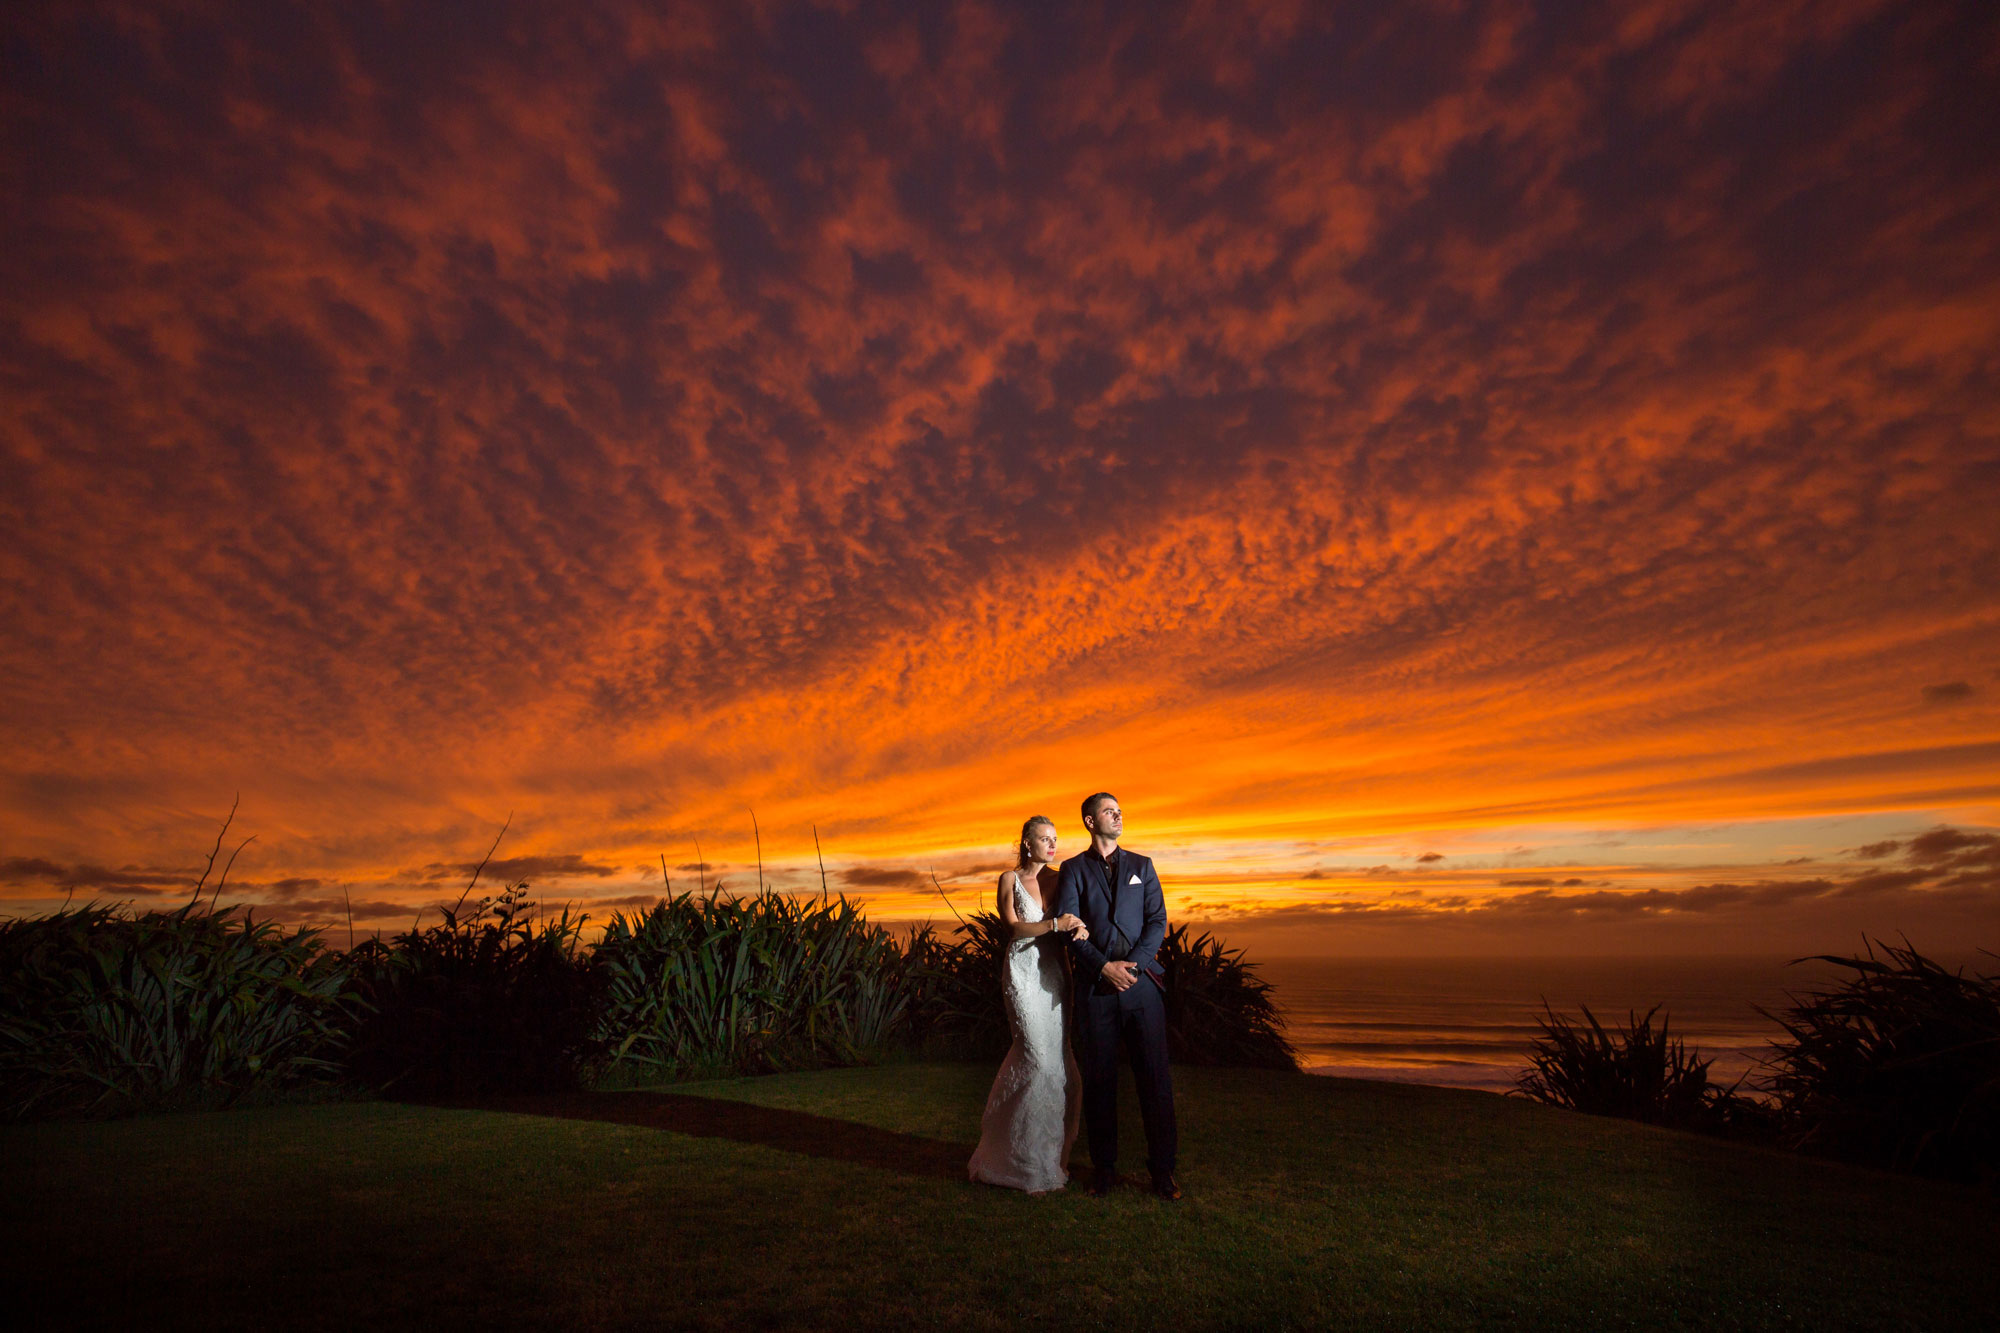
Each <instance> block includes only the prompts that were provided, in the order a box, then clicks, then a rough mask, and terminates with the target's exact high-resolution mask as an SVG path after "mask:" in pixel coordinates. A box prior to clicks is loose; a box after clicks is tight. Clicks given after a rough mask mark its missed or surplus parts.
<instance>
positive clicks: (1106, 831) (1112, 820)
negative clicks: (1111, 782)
mask: <svg viewBox="0 0 2000 1333" xmlns="http://www.w3.org/2000/svg"><path fill="white" fill-rule="evenodd" d="M1083 826H1084V827H1085V828H1087V829H1089V830H1090V831H1091V832H1092V833H1097V834H1101V835H1103V836H1104V837H1107V838H1118V837H1122V836H1124V833H1125V812H1124V811H1123V810H1120V809H1119V808H1118V802H1116V801H1099V802H1098V803H1097V811H1096V813H1095V814H1093V815H1091V816H1090V818H1088V819H1086V820H1084V821H1083Z"/></svg>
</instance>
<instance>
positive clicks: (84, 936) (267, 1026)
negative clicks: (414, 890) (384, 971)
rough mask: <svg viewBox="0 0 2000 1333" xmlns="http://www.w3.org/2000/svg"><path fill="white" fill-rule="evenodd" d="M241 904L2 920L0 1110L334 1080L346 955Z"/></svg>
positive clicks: (208, 1101) (164, 1105) (67, 1111)
mask: <svg viewBox="0 0 2000 1333" xmlns="http://www.w3.org/2000/svg"><path fill="white" fill-rule="evenodd" d="M236 910H237V909H235V908H233V907H231V908H225V909H223V910H222V911H220V912H216V911H204V910H201V909H199V908H197V907H196V906H195V905H194V904H193V903H190V904H188V905H187V906H185V907H182V908H180V909H179V910H177V911H173V912H141V913H136V914H135V913H132V912H130V911H129V910H127V909H126V908H124V907H106V906H98V905H91V906H87V907H80V908H74V909H65V910H62V911H57V912H54V913H51V914H49V915H47V916H40V917H24V918H18V919H14V920H9V921H4V922H0V1115H4V1116H5V1117H6V1118H8V1119H13V1120H19V1119H25V1118H28V1117H31V1116H54V1115H105V1114H121V1113H129V1112H135V1111H153V1110H167V1109H177V1108H194V1107H206V1106H225V1105H228V1104H230V1103H233V1102H235V1101H237V1100H239V1099H241V1098H243V1097H246V1096H263V1095H268V1094H276V1093H283V1092H290V1091H295V1090H298V1089H301V1088H304V1087H307V1086H313V1085H326V1084H331V1083H333V1082H335V1081H337V1076H338V1071H339V1063H338V1061H339V1058H340V1054H341V1051H342V1048H343V1046H344V1045H345V1041H346V1031H345V1029H346V1022H347V1019H348V1017H349V1009H350V1001H351V1000H352V999H353V995H352V991H351V988H350V978H349V974H348V970H347V968H346V965H345V963H344V962H343V961H342V960H341V959H340V958H339V956H338V955H335V954H332V953H330V952H328V951H327V950H325V949H324V948H322V946H321V944H320V941H319V938H318V932H317V931H316V930H312V929H303V930H292V931H288V930H286V929H284V928H283V927H280V926H278V925H275V924H273V923H271V922H268V921H252V920H251V919H250V918H249V917H248V916H247V915H246V916H243V917H238V916H237V915H236V914H235V913H236Z"/></svg>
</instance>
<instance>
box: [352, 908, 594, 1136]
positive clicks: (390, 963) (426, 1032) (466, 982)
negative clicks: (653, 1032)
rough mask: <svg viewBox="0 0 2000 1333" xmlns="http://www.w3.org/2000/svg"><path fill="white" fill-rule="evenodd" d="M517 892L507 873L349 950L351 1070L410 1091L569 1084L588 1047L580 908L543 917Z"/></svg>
mask: <svg viewBox="0 0 2000 1333" xmlns="http://www.w3.org/2000/svg"><path fill="white" fill-rule="evenodd" d="M528 896H529V894H528V886H527V885H526V884H525V883H522V884H516V885H514V886H513V887H512V888H509V889H507V890H505V891H504V892H503V893H501V894H500V895H499V896H497V897H488V898H482V899H480V900H479V902H478V903H476V904H475V905H474V906H473V907H472V908H471V909H469V910H447V911H445V912H444V914H443V915H444V921H443V922H442V924H439V925H435V926H430V927H427V928H425V929H422V930H411V931H408V932H406V933H404V934H402V935H398V936H396V937H395V938H394V939H393V940H391V941H390V942H388V943H386V944H385V943H383V942H381V941H379V940H374V941H370V942H368V943H366V944H363V945H362V946H361V947H360V948H358V949H356V950H355V951H354V952H353V954H352V955H351V958H352V960H353V966H354V975H355V981H356V985H357V989H358V990H359V992H360V995H361V998H362V1000H363V1002H364V1004H365V1008H366V1014H365V1017H364V1018H363V1020H362V1021H361V1024H360V1029H359V1031H358V1032H357V1033H356V1036H355V1041H354V1046H353V1049H352V1051H351V1053H350V1056H349V1068H350V1069H351V1070H352V1071H353V1073H354V1076H355V1077H356V1078H357V1079H359V1080H360V1081H361V1082H362V1083H363V1084H365V1085H366V1086H369V1087H372V1088H376V1089H379V1090H381V1091H383V1092H387V1093H391V1094H395V1095H399V1096H413V1097H466V1096H477V1095H480V1094H484V1093H493V1092H545V1091H559V1090H565V1089H569V1088H573V1087H575V1086H577V1084H578V1083H579V1081H580V1080H581V1079H582V1077H583V1076H584V1075H585V1073H586V1072H587V1071H588V1069H589V1067H590V1065H591V1062H592V1057H593V1055H594V1054H595V1048H594V1046H593V1044H592V1041H591V1035H592V1029H593V1027H594V1026H595V1018H596V989H597V986H596V976H595V973H594V971H593V969H592V968H591V966H590V963H589V959H588V957H587V955H586V954H585V953H584V951H583V950H582V949H581V948H580V946H579V939H578V936H579V934H580V932H581V930H582V928H583V923H584V920H585V918H582V917H575V918H572V917H571V916H570V914H569V912H568V910H567V909H565V910H564V911H563V912H562V914H561V915H559V916H555V917H543V916H541V914H540V913H539V912H538V911H537V910H536V908H535V907H534V906H533V905H531V904H530V903H529V902H528Z"/></svg>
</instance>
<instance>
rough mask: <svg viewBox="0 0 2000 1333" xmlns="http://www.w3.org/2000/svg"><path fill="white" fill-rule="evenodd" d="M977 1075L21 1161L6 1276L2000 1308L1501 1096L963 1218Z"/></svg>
mask: <svg viewBox="0 0 2000 1333" xmlns="http://www.w3.org/2000/svg"><path fill="white" fill-rule="evenodd" d="M991 1076H992V1069H991V1066H989V1065H984V1064H972V1063H966V1064H891V1065H884V1066H878V1067H873V1068H850V1069H839V1070H828V1071H821V1072H817V1073H805V1074H789V1075H776V1076H770V1077H764V1078H739V1079H726V1080H718V1081H714V1082H710V1083H703V1084H682V1085H677V1086H675V1087H672V1088H670V1089H660V1090H656V1091H637V1092H627V1093H583V1094H570V1095H559V1096H556V1097H553V1098H548V1099H543V1100H542V1101H540V1102H539V1103H537V1102H534V1101H532V1100H528V1099H517V1100H515V1101H513V1102H512V1103H488V1104H485V1105H482V1106H477V1107H473V1106H420V1105H411V1104H401V1103H391V1102H363V1103H343V1104H329V1105H322V1106H294V1107H273V1108H265V1109H258V1110H237V1111H228V1112H219V1113H212V1114H205V1115H186V1116H149V1117H139V1118H136V1119H131V1120H124V1121H113V1122H87V1123H84V1122H71V1123H45V1124H33V1125H20V1126H11V1127H7V1128H6V1129H4V1130H0V1168H4V1172H5V1178H6V1179H7V1181H8V1183H9V1186H8V1189H7V1191H6V1202H5V1203H4V1205H0V1208H4V1213H0V1222H4V1224H5V1225H6V1227H7V1230H8V1231H9V1233H10V1234H12V1235H14V1236H16V1237H21V1238H23V1239H22V1240H20V1241H19V1242H17V1243H16V1244H15V1245H14V1246H12V1247H9V1248H8V1250H7V1251H6V1258H5V1260H4V1261H0V1262H4V1264H5V1266H6V1269H7V1270H8V1271H7V1281H8V1285H9V1286H10V1287H11V1288H13V1289H14V1290H15V1291H17V1292H20V1293H22V1296H23V1297H24V1298H25V1299H28V1300H30V1301H32V1302H34V1303H35V1304H36V1305H40V1306H50V1308H55V1309H57V1310H66V1311H67V1312H68V1314H69V1315H73V1316H74V1317H73V1318H70V1317H64V1318H59V1319H57V1320H56V1321H54V1322H55V1323H57V1324H62V1325H68V1324H88V1325H95V1324H100V1323H120V1324H132V1323H145V1324H151V1325H158V1326H163V1327H174V1326H185V1325H192V1324H195V1323H201V1324H205V1325H210V1326H213V1325H215V1324H225V1325H232V1324H253V1323H267V1322H270V1321H271V1320H273V1319H282V1320H284V1321H285V1322H287V1323H289V1324H292V1325H295V1326H299V1327H307V1328H313V1327H332V1326H353V1325H354V1324H357V1323H369V1324H374V1325H377V1326H384V1327H393V1326H398V1325H402V1324H419V1323H435V1322H437V1321H438V1319H439V1318H440V1317H442V1316H445V1315H447V1314H448V1315H449V1317H450V1319H451V1320H452V1321H454V1322H471V1321H479V1322H484V1323H499V1324H506V1325H510V1326H516V1327H554V1326H558V1325H560V1326H563V1327H566V1328H571V1329H575V1328H618V1327H638V1326H645V1327H724V1326H728V1327H742V1326H745V1325H750V1326H764V1325H770V1324H786V1325H796V1326H807V1327H814V1326H818V1327H833V1326H836V1325H838V1326H852V1325H853V1324H855V1323H890V1322H893V1323H897V1324H906V1325H909V1326H912V1327H938V1326H943V1325H950V1326H952V1327H955V1328H967V1327H970V1328H983V1327H1000V1326H1003V1325H1019V1324H1023V1323H1026V1324H1050V1325H1071V1324H1076V1323H1084V1322H1101V1323H1113V1322H1118V1321H1120V1320H1122V1319H1126V1318H1131V1319H1137V1320H1140V1321H1142V1322H1145V1323H1148V1324H1151V1323H1156V1322H1163V1321H1170V1322H1172V1323H1174V1324H1177V1325H1180V1326H1182V1327H1186V1328H1207V1327H1246V1326H1250V1325H1257V1326H1262V1327H1292V1326H1298V1327H1304V1326H1321V1327H1324V1326H1329V1325H1331V1326H1370V1327H1417V1326H1423V1327H1430V1328H1436V1327H1490V1326H1494V1325H1496V1324H1498V1325H1505V1324H1513V1323H1518V1324H1521V1325H1523V1326H1525V1325H1527V1324H1529V1323H1532V1324H1534V1325H1536V1326H1541V1327H1577V1328H1584V1327H1590V1328H1606V1327H1631V1328H1715V1327H1742V1328H1749V1327H1758V1328H1769V1327H1782V1326H1786V1325H1789V1324H1801V1325H1812V1326H1818V1327H1868V1328H1898V1327H1902V1328H1913V1329H1914V1328H1940V1327H1958V1326H1974V1325H1975V1324H1977V1323H1978V1322H1979V1321H1980V1320H1982V1319H1985V1318H1988V1317H1989V1316H1990V1311H1991V1310H1992V1309H1993V1308H1995V1305H1996V1303H2000V1280H1997V1279H1996V1277H1995V1276H1994V1274H1993V1272H1992V1265H1991V1263H1990V1258H1991V1255H1992V1253H1993V1252H1994V1249H1995V1242H1996V1240H2000V1207H1996V1203H1995V1201H1994V1200H1993V1199H1992V1198H1991V1196H1989V1195H1984V1194H1981V1193H1979V1192H1977V1191H1974V1190H1971V1189H1967V1188H1963V1187H1957V1186H1951V1185H1944V1184H1937V1183H1933V1182H1927V1181H1921V1180H1913V1179H1909V1178H1906V1177H1900V1176H1892V1175H1889V1174H1886V1173H1881V1172H1876V1171H1871V1170H1866V1169H1862V1168H1855V1167H1848V1166H1843V1165H1840V1164H1837V1163H1830V1162H1824V1161H1817V1160H1813V1159H1808V1158H1801V1157H1797V1156H1794V1155H1790V1154H1784V1153H1779V1152H1775V1151H1768V1150H1763V1149H1758V1148H1752V1147H1745V1146H1742V1145H1736V1144H1730V1143H1725V1142H1718V1141H1714V1140H1710V1139H1704V1138H1698V1137H1694V1136H1691V1135H1686V1134H1681V1133H1677V1132H1674V1131H1668V1130H1661V1129H1653V1128H1648V1127H1645V1126H1641V1125H1635V1124H1631V1123H1627V1122H1622V1121H1613V1120H1606V1119H1600V1118H1595V1117H1589V1116H1581V1115H1576V1114H1573V1113H1568V1112H1563V1111H1559V1110H1554V1109H1551V1108H1547V1107H1542V1106H1536V1105H1532V1104H1529V1103H1527V1102H1524V1101H1521V1100H1518V1099H1503V1098H1499V1097H1494V1096H1492V1095H1490V1094H1484V1093H1474V1092H1456V1091H1452V1090H1446V1089H1433V1088H1420V1087H1412V1086H1406V1085H1396V1084H1381V1083H1366V1082H1359V1081H1352V1080H1342V1079H1329V1078H1325V1077H1320V1076H1311V1075H1305V1074H1297V1073H1291V1072H1287V1071H1275V1070H1226V1069H1194V1068H1189V1069H1180V1070H1177V1071H1176V1079H1177V1081H1178V1088H1179V1100H1180V1108H1181V1118H1182V1124H1183V1166H1184V1169H1183V1172H1182V1179H1183V1183H1184V1184H1185V1185H1186V1186H1187V1187H1188V1191H1189V1198H1188V1199H1187V1200H1186V1201H1184V1202H1183V1203H1182V1204H1178V1205H1166V1204H1162V1203H1160V1202H1158V1201H1156V1200H1154V1199H1152V1198H1151V1197H1150V1196H1148V1195H1146V1194H1144V1193H1142V1192H1141V1191H1139V1190H1138V1189H1136V1188H1132V1189H1127V1190H1124V1191H1121V1192H1120V1193H1118V1194H1116V1195H1114V1196H1113V1197H1112V1198H1110V1199H1108V1200H1095V1199H1091V1198H1089V1197H1087V1196H1086V1195H1084V1194H1083V1193H1082V1191H1081V1190H1080V1189H1072V1190H1071V1191H1069V1192H1067V1193H1064V1194H1061V1195H1056V1196H1048V1197H1043V1198H1029V1197H1026V1196H1022V1195H1018V1194H1014V1193H1011V1192H1007V1191H1000V1190H993V1189H989V1188H984V1187H976V1186H973V1185H970V1184H967V1183H966V1181H965V1178H964V1174H963V1164H964V1159H965V1156H966V1155H967V1154H969V1152H970V1150H971V1146H972V1143H973V1141H974V1140H975V1139H976V1137H977V1132H978V1112H979V1108H980V1105H981V1103H982V1101H983V1098H984V1095H985V1091H986V1085H987V1082H988V1081H989V1080H990V1078H991ZM1131 1101H1132V1099H1131V1097H1130V1096H1129V1091H1128V1095H1127V1097H1126V1098H1125V1109H1126V1110H1127V1111H1128V1112H1131V1111H1132V1109H1133V1108H1132V1106H1131ZM1124 1135H1125V1143H1126V1144H1127V1145H1128V1146H1127V1148H1126V1153H1127V1162H1126V1165H1127V1167H1128V1169H1130V1170H1132V1171H1133V1172H1134V1173H1135V1174H1136V1173H1137V1171H1138V1168H1139V1159H1140V1157H1141V1155H1142V1152H1143V1148H1142V1138H1141V1136H1140V1134H1139V1128H1138V1125H1137V1123H1136V1116H1131V1117H1129V1123H1128V1124H1126V1126H1125V1127H1124ZM1077 1162H1078V1165H1079V1166H1081V1150H1080V1149H1079V1156H1078V1159H1077ZM51 1303H53V1304H52V1305H51Z"/></svg>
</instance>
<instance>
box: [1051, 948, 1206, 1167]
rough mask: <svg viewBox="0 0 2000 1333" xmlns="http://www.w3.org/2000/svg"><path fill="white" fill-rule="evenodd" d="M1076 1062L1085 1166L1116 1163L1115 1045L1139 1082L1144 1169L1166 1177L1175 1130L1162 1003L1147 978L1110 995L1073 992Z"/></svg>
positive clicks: (1082, 989)
mask: <svg viewBox="0 0 2000 1333" xmlns="http://www.w3.org/2000/svg"><path fill="white" fill-rule="evenodd" d="M1074 1011H1075V1014H1076V1019H1075V1023H1076V1028H1075V1035H1074V1041H1075V1043H1076V1063H1077V1067H1078V1069H1079V1070H1080V1071H1081V1072H1082V1074H1083V1123H1084V1129H1085V1131H1086V1133H1087V1134H1088V1136H1089V1139H1090V1164H1091V1165H1092V1166H1094V1167H1097V1168H1098V1169H1099V1170H1104V1171H1109V1170H1112V1169H1114V1168H1116V1167H1117V1165H1118V1044H1119V1042H1120V1041H1121V1040H1122V1041H1123V1042H1124V1044H1125V1053H1126V1055H1127V1057H1128V1058H1129V1059H1130V1060H1131V1061H1132V1073H1133V1075H1134V1077H1135V1078H1136V1079H1137V1080H1138V1084H1139V1115H1140V1118H1141V1119H1142V1120H1143V1121H1144V1122H1145V1125H1146V1167H1147V1169H1148V1170H1150V1171H1151V1172H1152V1173H1153V1174H1154V1175H1155V1176H1162V1175H1169V1174H1171V1173H1172V1172H1173V1170H1174V1160H1175V1156H1176V1154H1177V1152H1178V1151H1179V1146H1180V1145H1179V1136H1178V1132H1177V1131H1176V1130H1175V1128H1174V1080H1173V1076H1172V1075H1171V1074H1169V1073H1168V1072H1167V1002H1166V999H1165V997H1163V996H1162V995H1161V994H1160V988H1159V986H1158V985H1156V984H1154V982H1153V979H1152V978H1151V977H1148V976H1145V975H1143V974H1142V975H1141V976H1140V977H1139V980H1138V983H1137V984H1136V985H1133V986H1132V987H1130V988H1129V989H1126V990H1123V991H1115V992H1113V993H1111V994H1109V995H1103V994H1099V993H1098V991H1097V989H1096V987H1094V986H1082V987H1078V988H1077V991H1076V1003H1075V1005H1074Z"/></svg>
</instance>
